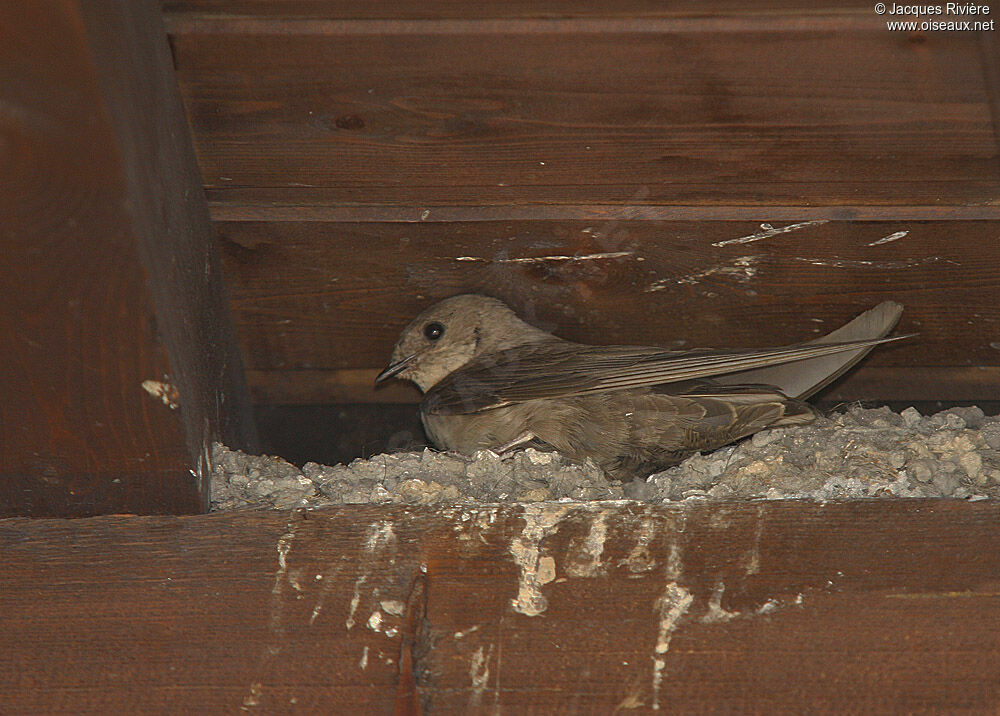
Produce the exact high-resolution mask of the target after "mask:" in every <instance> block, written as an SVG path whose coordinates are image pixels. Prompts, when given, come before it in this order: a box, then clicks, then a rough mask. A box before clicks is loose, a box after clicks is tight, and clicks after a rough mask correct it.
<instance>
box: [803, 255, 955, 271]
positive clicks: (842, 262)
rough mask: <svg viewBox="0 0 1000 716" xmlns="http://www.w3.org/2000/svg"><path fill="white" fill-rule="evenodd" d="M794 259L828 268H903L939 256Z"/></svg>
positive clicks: (939, 258)
mask: <svg viewBox="0 0 1000 716" xmlns="http://www.w3.org/2000/svg"><path fill="white" fill-rule="evenodd" d="M795 260H796V261H802V262H803V263H807V264H812V265H813V266H828V267H830V268H873V269H903V268H913V267H914V266H921V265H923V264H929V263H934V262H935V261H940V260H941V257H940V256H928V257H926V258H922V259H904V260H902V261H870V260H866V259H842V258H840V257H838V256H834V257H832V258H829V259H811V258H806V257H804V256H796V257H795Z"/></svg>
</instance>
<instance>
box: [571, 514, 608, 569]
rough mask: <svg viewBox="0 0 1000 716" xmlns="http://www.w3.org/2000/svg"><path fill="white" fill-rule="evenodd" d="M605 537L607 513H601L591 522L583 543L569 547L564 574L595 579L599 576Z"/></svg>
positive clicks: (606, 535) (606, 534)
mask: <svg viewBox="0 0 1000 716" xmlns="http://www.w3.org/2000/svg"><path fill="white" fill-rule="evenodd" d="M607 537H608V513H607V512H603V511H602V512H599V513H598V514H597V515H595V516H594V518H593V519H592V520H591V522H590V529H589V530H588V531H587V536H586V537H585V538H584V540H583V542H582V543H581V544H578V545H571V547H570V554H569V555H568V556H567V559H566V574H568V575H569V576H571V577H596V576H597V575H598V574H600V572H601V557H602V555H603V554H604V541H605V540H606V539H607ZM574 547H575V548H576V552H575V554H574V553H573V552H574Z"/></svg>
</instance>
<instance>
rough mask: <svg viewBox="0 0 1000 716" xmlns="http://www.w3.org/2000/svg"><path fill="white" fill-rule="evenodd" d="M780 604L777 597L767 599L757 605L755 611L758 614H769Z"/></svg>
mask: <svg viewBox="0 0 1000 716" xmlns="http://www.w3.org/2000/svg"><path fill="white" fill-rule="evenodd" d="M799 596H800V597H801V596H802V595H801V594H800V595H799ZM780 606H781V602H780V601H779V600H777V599H768V600H767V601H766V602H764V603H763V604H761V605H760V606H759V607H757V613H758V614H770V613H771V612H773V611H776V610H777V609H778V607H780Z"/></svg>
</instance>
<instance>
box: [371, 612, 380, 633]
mask: <svg viewBox="0 0 1000 716" xmlns="http://www.w3.org/2000/svg"><path fill="white" fill-rule="evenodd" d="M368 628H369V629H371V630H372V631H379V630H381V629H382V612H380V611H379V610H377V609H376V610H375V611H374V612H372V615H371V616H370V617H368Z"/></svg>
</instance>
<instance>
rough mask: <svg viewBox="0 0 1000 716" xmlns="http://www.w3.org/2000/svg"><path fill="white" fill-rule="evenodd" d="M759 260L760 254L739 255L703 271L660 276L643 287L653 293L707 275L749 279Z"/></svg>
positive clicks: (755, 270) (692, 282)
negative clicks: (675, 276) (683, 274)
mask: <svg viewBox="0 0 1000 716" xmlns="http://www.w3.org/2000/svg"><path fill="white" fill-rule="evenodd" d="M759 261H760V256H740V257H738V258H735V259H733V260H732V261H731V262H730V263H728V264H721V265H719V266H712V267H711V268H707V269H705V270H703V271H696V272H695V273H689V274H687V275H686V276H681V277H680V278H661V279H660V280H658V281H654V282H653V283H651V284H649V285H648V286H647V287H646V288H645V292H646V293H655V292H656V291H663V290H665V289H666V288H667V287H668V286H671V285H673V284H683V285H692V286H693V285H695V284H697V283H698V282H700V281H701V279H703V278H708V277H709V276H727V277H730V278H735V279H736V280H737V281H741V282H743V281H749V280H750V279H752V278H754V277H755V276H756V275H757V266H756V264H757V263H758V262H759Z"/></svg>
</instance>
